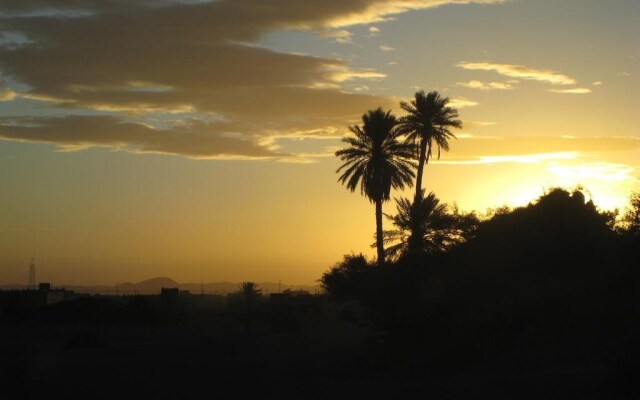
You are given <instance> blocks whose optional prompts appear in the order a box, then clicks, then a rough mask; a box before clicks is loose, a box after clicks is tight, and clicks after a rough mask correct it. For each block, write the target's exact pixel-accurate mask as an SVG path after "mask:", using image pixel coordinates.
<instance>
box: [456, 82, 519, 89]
mask: <svg viewBox="0 0 640 400" xmlns="http://www.w3.org/2000/svg"><path fill="white" fill-rule="evenodd" d="M456 85H458V86H462V87H466V88H471V89H480V90H511V89H513V88H514V86H513V85H512V84H510V83H507V82H481V81H475V80H473V81H468V82H458V83H457V84H456Z"/></svg>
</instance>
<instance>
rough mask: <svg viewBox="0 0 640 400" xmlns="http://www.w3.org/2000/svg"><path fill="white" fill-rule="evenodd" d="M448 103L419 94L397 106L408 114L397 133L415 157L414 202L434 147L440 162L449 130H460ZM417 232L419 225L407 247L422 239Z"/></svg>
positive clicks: (446, 148) (434, 95)
mask: <svg viewBox="0 0 640 400" xmlns="http://www.w3.org/2000/svg"><path fill="white" fill-rule="evenodd" d="M448 104H449V98H448V97H442V96H440V94H439V93H438V92H436V91H433V92H429V93H428V94H425V93H424V91H419V92H417V93H416V94H415V97H414V99H413V100H411V102H409V103H406V102H404V101H403V102H401V103H400V107H402V109H403V110H405V111H406V112H407V115H405V116H403V117H402V118H400V121H399V128H398V130H399V132H400V133H402V134H404V135H406V142H407V143H411V144H413V146H414V149H415V151H416V154H417V156H418V170H417V174H416V192H415V197H414V202H415V203H417V202H418V201H419V197H420V196H421V193H422V175H423V171H424V166H425V164H427V163H428V162H429V159H430V158H431V156H432V154H433V148H434V146H435V147H436V148H437V151H438V159H440V151H441V150H444V151H449V139H451V138H454V139H455V135H454V134H453V133H451V128H462V121H460V120H459V119H457V118H458V110H456V109H455V108H453V107H449V106H448ZM420 229H421V227H420V226H418V225H416V226H414V227H413V228H412V235H413V236H415V237H414V238H413V239H412V240H411V241H410V246H413V244H417V243H418V242H419V241H420V238H421V237H422V236H424V233H423V232H422V231H420ZM412 251H418V249H412Z"/></svg>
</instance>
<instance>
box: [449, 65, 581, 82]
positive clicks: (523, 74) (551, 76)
mask: <svg viewBox="0 0 640 400" xmlns="http://www.w3.org/2000/svg"><path fill="white" fill-rule="evenodd" d="M456 67H459V68H464V69H468V70H480V71H495V72H497V73H499V74H500V75H504V76H508V77H512V78H519V79H528V80H535V81H541V82H547V83H551V84H552V85H573V84H575V83H576V81H575V79H573V78H571V77H570V76H567V75H564V74H561V73H558V72H555V71H551V70H540V69H534V68H531V67H526V66H524V65H513V64H494V63H487V62H467V61H462V62H459V63H458V64H456Z"/></svg>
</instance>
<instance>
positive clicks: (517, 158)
mask: <svg viewBox="0 0 640 400" xmlns="http://www.w3.org/2000/svg"><path fill="white" fill-rule="evenodd" d="M577 157H578V152H557V153H536V154H520V155H503V156H478V157H476V158H474V159H470V160H444V161H434V163H440V164H456V165H473V164H498V163H516V164H535V163H540V162H543V161H550V160H572V159H575V158H577Z"/></svg>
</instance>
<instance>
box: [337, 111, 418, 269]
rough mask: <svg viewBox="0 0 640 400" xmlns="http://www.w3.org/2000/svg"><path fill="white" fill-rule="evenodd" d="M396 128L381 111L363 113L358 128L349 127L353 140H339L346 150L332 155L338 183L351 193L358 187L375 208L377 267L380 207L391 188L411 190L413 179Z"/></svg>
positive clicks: (408, 155) (407, 150)
mask: <svg viewBox="0 0 640 400" xmlns="http://www.w3.org/2000/svg"><path fill="white" fill-rule="evenodd" d="M396 125H397V120H396V118H395V117H394V116H393V115H392V114H391V111H386V112H385V111H384V110H383V109H382V108H378V109H376V110H370V111H367V112H366V113H365V114H364V115H363V116H362V126H359V125H353V126H350V127H349V130H351V132H352V133H353V134H354V135H355V137H353V136H351V137H346V138H344V139H342V141H343V142H345V143H347V144H348V145H349V147H347V148H344V149H341V150H338V151H336V156H337V157H340V160H342V161H344V164H342V166H341V167H340V168H338V170H337V171H336V172H337V173H340V172H341V171H342V175H340V178H338V181H339V182H340V183H342V184H344V185H346V186H347V188H348V189H349V190H351V191H352V192H353V191H355V190H356V188H357V187H358V186H360V193H361V194H363V195H364V196H365V197H367V198H368V199H369V201H371V202H372V203H374V204H375V207H376V247H377V252H378V264H379V265H381V264H383V263H384V241H383V231H382V203H383V202H385V201H387V200H389V198H390V193H391V188H393V189H403V188H404V187H405V185H407V186H411V184H412V183H413V178H414V176H415V174H414V172H413V169H414V168H415V164H414V163H413V162H412V161H411V158H413V147H412V146H411V145H410V144H407V143H402V142H400V141H399V140H398V136H399V132H398V131H397V130H396Z"/></svg>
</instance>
